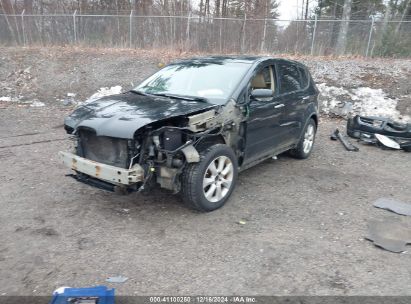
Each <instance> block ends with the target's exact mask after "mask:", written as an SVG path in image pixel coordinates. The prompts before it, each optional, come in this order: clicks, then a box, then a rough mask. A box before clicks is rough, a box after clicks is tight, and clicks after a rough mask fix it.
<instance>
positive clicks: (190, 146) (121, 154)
mask: <svg viewBox="0 0 411 304" xmlns="http://www.w3.org/2000/svg"><path fill="white" fill-rule="evenodd" d="M242 117H243V115H242V111H241V109H240V108H239V107H238V106H237V105H236V103H235V102H234V101H233V100H232V101H229V102H228V103H227V104H226V105H225V106H212V107H206V108H205V109H203V110H199V111H195V112H194V113H190V114H185V115H178V116H171V117H169V118H162V119H159V120H154V119H153V121H152V122H150V123H148V124H146V125H143V126H141V127H139V128H138V129H137V130H135V132H134V133H133V135H132V136H129V138H120V137H112V136H106V135H107V134H98V133H99V132H98V131H96V130H95V129H93V128H92V127H90V126H91V125H92V124H85V123H79V124H78V125H77V126H75V127H73V126H72V125H70V123H67V124H66V126H65V128H66V131H67V133H69V134H71V135H72V136H73V137H74V141H75V149H74V151H73V153H69V152H59V156H60V159H61V160H62V162H63V163H64V164H65V165H66V166H67V167H69V168H71V169H72V170H74V171H75V173H76V174H73V175H71V176H72V177H74V178H76V179H77V180H78V181H81V182H83V183H86V184H89V185H92V186H95V187H98V188H102V189H105V190H109V191H113V192H117V193H122V194H125V193H130V192H134V191H147V190H149V189H151V188H153V187H154V186H156V185H159V186H160V187H161V188H165V189H168V190H171V191H173V192H174V193H178V192H179V191H180V189H181V178H180V176H181V174H182V172H183V170H184V168H185V167H186V166H187V165H188V164H190V163H196V162H199V161H200V154H199V151H200V149H202V147H204V146H207V145H208V144H210V143H214V142H220V143H225V144H228V145H229V146H231V147H233V148H234V149H235V150H237V151H239V154H241V152H240V150H241V147H240V145H241V136H239V133H240V131H239V129H240V128H239V126H240V125H241V121H242V119H243V118H242ZM68 121H70V119H69V120H68ZM100 133H101V132H100ZM124 137H125V136H124Z"/></svg>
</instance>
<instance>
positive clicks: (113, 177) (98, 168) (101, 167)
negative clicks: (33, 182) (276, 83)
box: [59, 151, 144, 186]
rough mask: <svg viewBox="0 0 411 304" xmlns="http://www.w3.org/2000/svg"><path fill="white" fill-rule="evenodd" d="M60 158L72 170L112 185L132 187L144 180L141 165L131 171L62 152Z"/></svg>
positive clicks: (135, 166)
mask: <svg viewBox="0 0 411 304" xmlns="http://www.w3.org/2000/svg"><path fill="white" fill-rule="evenodd" d="M59 157H60V160H61V161H62V162H63V164H64V165H65V166H67V167H69V168H70V169H73V170H74V171H76V172H80V173H83V174H86V175H88V176H90V177H93V178H96V179H100V180H103V181H105V182H108V183H110V184H114V185H125V186H131V185H133V184H136V183H138V182H142V181H143V180H144V170H143V168H142V167H141V166H140V165H134V166H133V167H132V168H131V169H124V168H118V167H114V166H110V165H106V164H102V163H98V162H95V161H92V160H89V159H86V158H84V157H80V156H78V155H75V154H73V153H69V152H62V151H60V152H59Z"/></svg>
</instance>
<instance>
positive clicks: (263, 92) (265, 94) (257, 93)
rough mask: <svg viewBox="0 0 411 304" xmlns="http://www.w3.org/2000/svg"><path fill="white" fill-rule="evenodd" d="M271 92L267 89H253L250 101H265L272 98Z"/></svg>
mask: <svg viewBox="0 0 411 304" xmlns="http://www.w3.org/2000/svg"><path fill="white" fill-rule="evenodd" d="M273 96H274V94H273V91H271V90H269V89H255V90H252V91H251V99H254V100H255V99H257V100H258V99H265V98H271V97H273Z"/></svg>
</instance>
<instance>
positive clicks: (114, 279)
mask: <svg viewBox="0 0 411 304" xmlns="http://www.w3.org/2000/svg"><path fill="white" fill-rule="evenodd" d="M127 280H128V278H127V277H123V276H117V277H108V278H107V279H106V282H109V283H124V282H126V281H127Z"/></svg>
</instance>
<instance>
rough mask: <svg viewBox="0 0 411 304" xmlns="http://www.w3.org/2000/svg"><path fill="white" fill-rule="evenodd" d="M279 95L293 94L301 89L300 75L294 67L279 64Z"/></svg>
mask: <svg viewBox="0 0 411 304" xmlns="http://www.w3.org/2000/svg"><path fill="white" fill-rule="evenodd" d="M278 67H279V75H280V82H281V93H288V92H293V91H297V90H300V89H301V83H300V73H299V71H298V69H297V67H296V66H294V65H291V64H279V65H278Z"/></svg>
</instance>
